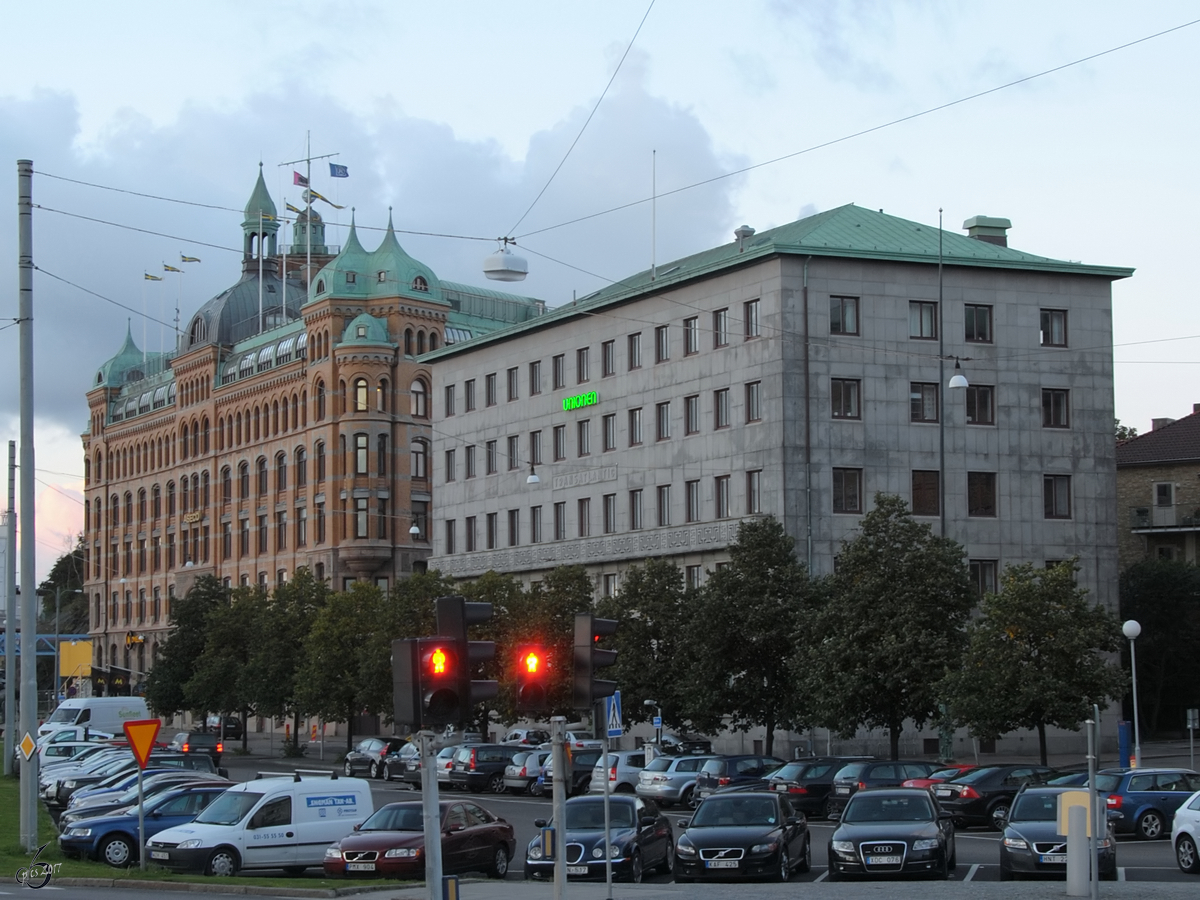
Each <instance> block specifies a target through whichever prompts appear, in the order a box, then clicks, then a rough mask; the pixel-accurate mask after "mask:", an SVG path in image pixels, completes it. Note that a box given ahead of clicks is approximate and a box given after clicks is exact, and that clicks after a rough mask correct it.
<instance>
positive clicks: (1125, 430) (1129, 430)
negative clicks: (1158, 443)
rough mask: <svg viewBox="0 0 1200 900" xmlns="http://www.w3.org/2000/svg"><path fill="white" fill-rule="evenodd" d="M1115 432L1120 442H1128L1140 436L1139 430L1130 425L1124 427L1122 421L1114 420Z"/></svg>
mask: <svg viewBox="0 0 1200 900" xmlns="http://www.w3.org/2000/svg"><path fill="white" fill-rule="evenodd" d="M1113 430H1114V431H1115V433H1116V438H1117V440H1118V441H1127V440H1129V439H1130V438H1135V437H1137V436H1138V433H1137V429H1136V428H1133V427H1131V426H1129V425H1122V424H1121V420H1120V419H1114V420H1113Z"/></svg>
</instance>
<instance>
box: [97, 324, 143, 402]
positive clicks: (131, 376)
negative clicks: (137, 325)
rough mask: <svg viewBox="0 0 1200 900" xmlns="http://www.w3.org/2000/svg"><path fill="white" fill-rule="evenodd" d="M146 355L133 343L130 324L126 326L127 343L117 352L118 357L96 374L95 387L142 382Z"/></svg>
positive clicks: (105, 364)
mask: <svg viewBox="0 0 1200 900" xmlns="http://www.w3.org/2000/svg"><path fill="white" fill-rule="evenodd" d="M143 360H144V355H143V353H142V351H141V350H139V349H138V345H137V344H135V343H134V342H133V331H132V329H131V327H130V326H129V325H128V323H127V324H126V326H125V343H123V344H122V345H121V349H120V350H118V351H117V355H116V356H114V357H113V358H112V359H110V360H109V361H108V362H106V363H104V365H102V366H101V367H100V370H99V371H98V372H96V380H95V382H94V383H93V385H92V386H93V387H101V386H105V387H120V386H121V385H123V384H125V383H127V382H130V381H140V380H141V378H142V376H143V374H144V373H143V371H142V369H143V365H142V363H143Z"/></svg>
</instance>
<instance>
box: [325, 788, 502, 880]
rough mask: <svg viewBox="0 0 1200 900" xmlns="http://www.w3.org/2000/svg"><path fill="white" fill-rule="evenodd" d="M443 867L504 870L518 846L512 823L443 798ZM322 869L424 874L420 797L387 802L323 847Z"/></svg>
mask: <svg viewBox="0 0 1200 900" xmlns="http://www.w3.org/2000/svg"><path fill="white" fill-rule="evenodd" d="M439 806H440V810H441V816H442V827H441V834H442V871H443V872H445V873H446V874H447V875H450V874H454V873H459V872H487V874H488V875H489V876H490V877H492V878H503V877H505V876H506V875H507V874H508V863H509V860H511V859H512V857H513V853H514V852H515V851H516V847H517V842H516V839H515V838H514V836H513V827H512V825H510V824H509V823H508V822H506V821H505V820H504V819H502V818H500V817H498V816H495V815H493V814H492V813H491V812H489V811H488V810H486V809H484V808H483V807H482V806H480V805H478V804H476V803H473V802H471V801H460V800H444V801H442V802H441V803H440V804H439ZM324 867H325V874H326V875H327V876H328V877H331V878H415V879H423V878H424V877H425V823H424V818H423V815H422V807H421V801H419V800H408V801H404V802H401V803H389V804H388V805H387V806H384V807H381V808H380V809H378V810H376V812H375V813H374V815H372V816H371V817H370V818H369V819H367V821H365V822H363V824H362V827H360V828H359V829H358V830H356V831H355V832H354V833H353V834H350V835H348V836H346V837H344V838H342V839H341V840H339V841H335V842H334V843H333V844H331V845H330V846H329V848H328V849H327V850H326V851H325V863H324Z"/></svg>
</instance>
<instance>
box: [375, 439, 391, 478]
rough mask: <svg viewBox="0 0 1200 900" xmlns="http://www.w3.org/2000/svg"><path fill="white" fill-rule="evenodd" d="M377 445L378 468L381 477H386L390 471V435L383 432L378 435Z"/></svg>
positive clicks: (376, 460)
mask: <svg viewBox="0 0 1200 900" xmlns="http://www.w3.org/2000/svg"><path fill="white" fill-rule="evenodd" d="M376 440H377V444H376V447H375V457H376V459H375V462H376V468H377V469H378V471H379V477H380V478H384V477H386V476H387V473H388V436H387V435H386V434H381V435H379V436H378V438H377V439H376Z"/></svg>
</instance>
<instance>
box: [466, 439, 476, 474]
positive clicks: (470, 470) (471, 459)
mask: <svg viewBox="0 0 1200 900" xmlns="http://www.w3.org/2000/svg"><path fill="white" fill-rule="evenodd" d="M466 454H467V466H466V468H467V471H466V476H467V477H468V478H474V477H475V445H474V444H468V445H467V447H466Z"/></svg>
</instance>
